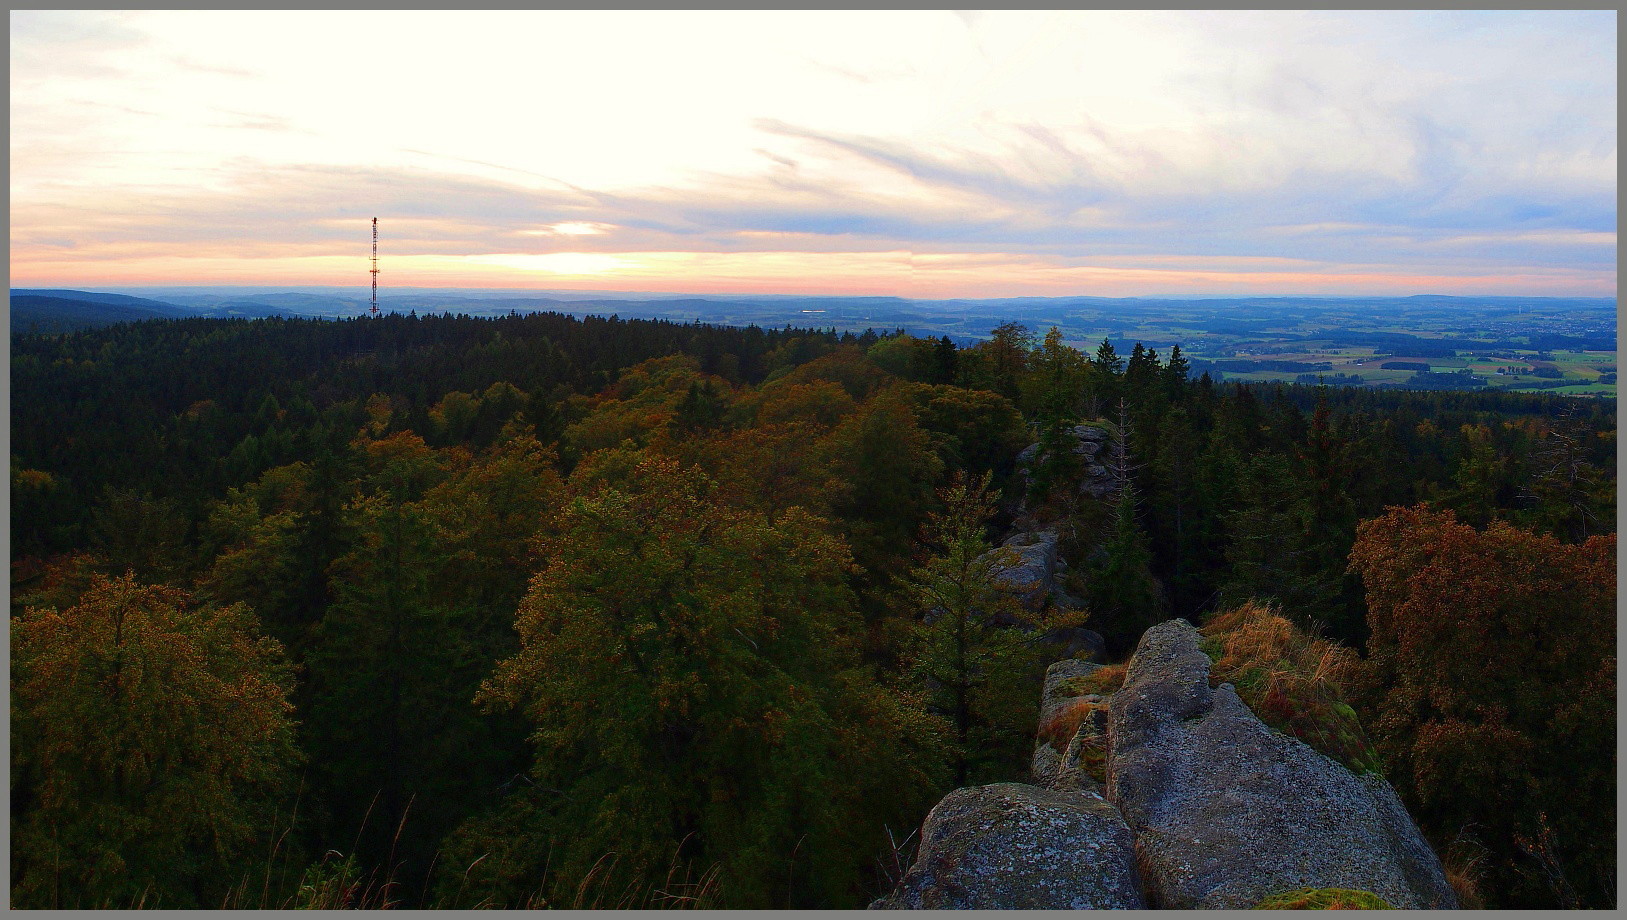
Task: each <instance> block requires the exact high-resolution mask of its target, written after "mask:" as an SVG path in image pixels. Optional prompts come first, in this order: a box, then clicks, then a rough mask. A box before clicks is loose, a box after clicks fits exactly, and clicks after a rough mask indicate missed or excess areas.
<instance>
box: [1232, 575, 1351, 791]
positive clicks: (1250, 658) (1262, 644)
mask: <svg viewBox="0 0 1627 920" xmlns="http://www.w3.org/2000/svg"><path fill="white" fill-rule="evenodd" d="M1201 632H1202V633H1203V636H1204V639H1203V650H1204V651H1205V652H1207V653H1208V655H1209V657H1210V658H1211V659H1213V660H1214V664H1213V665H1212V666H1211V667H1210V669H1209V682H1210V684H1212V685H1214V686H1219V685H1220V684H1222V683H1230V684H1231V685H1232V686H1234V687H1235V688H1236V689H1237V694H1238V696H1240V697H1242V698H1243V701H1244V702H1245V703H1247V704H1248V705H1249V708H1250V709H1252V710H1254V713H1255V714H1256V715H1258V716H1259V717H1260V719H1261V720H1262V721H1264V722H1265V723H1266V724H1267V725H1270V726H1271V727H1272V728H1275V729H1277V730H1278V731H1280V732H1283V733H1284V734H1287V735H1292V736H1293V737H1295V738H1298V739H1299V740H1301V741H1303V742H1305V743H1306V744H1308V745H1310V746H1311V747H1312V748H1315V749H1316V750H1318V751H1320V752H1322V753H1323V754H1326V755H1327V756H1329V757H1332V758H1333V759H1334V760H1337V761H1339V762H1340V763H1343V764H1344V765H1345V766H1347V767H1349V768H1350V769H1351V770H1354V771H1355V772H1357V773H1379V772H1382V768H1381V766H1380V763H1379V759H1378V752H1377V750H1375V749H1374V748H1373V745H1372V743H1371V742H1369V741H1368V740H1367V736H1366V734H1365V733H1364V732H1363V731H1362V728H1361V723H1360V721H1359V720H1358V719H1357V718H1356V711H1355V710H1354V709H1351V708H1350V706H1349V705H1348V704H1347V703H1346V702H1345V697H1346V688H1347V687H1349V686H1351V685H1352V684H1353V682H1354V681H1355V679H1356V677H1357V673H1358V670H1359V668H1360V665H1361V661H1360V659H1359V658H1357V657H1356V653H1355V652H1353V651H1351V650H1350V649H1348V648H1345V647H1344V646H1341V645H1338V644H1337V643H1333V642H1329V641H1327V640H1325V639H1319V638H1316V637H1314V636H1311V635H1307V634H1306V633H1304V632H1303V631H1301V630H1300V629H1299V628H1298V627H1296V626H1294V624H1292V623H1290V622H1288V620H1286V619H1284V618H1283V617H1282V616H1280V615H1278V614H1277V612H1276V611H1275V610H1273V609H1272V608H1270V607H1268V606H1265V605H1263V604H1258V603H1254V602H1249V603H1246V604H1243V605H1242V606H1240V607H1237V608H1234V609H1232V610H1228V611H1225V612H1223V613H1220V614H1218V615H1216V616H1215V617H1214V618H1213V619H1211V620H1210V621H1209V622H1208V623H1207V624H1206V625H1205V626H1204V627H1203V629H1202V630H1201Z"/></svg>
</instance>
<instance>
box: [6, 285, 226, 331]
mask: <svg viewBox="0 0 1627 920" xmlns="http://www.w3.org/2000/svg"><path fill="white" fill-rule="evenodd" d="M10 306H11V310H10V312H11V334H12V335H21V334H26V333H30V332H46V333H55V332H71V331H73V330H75V329H90V328H94V327H97V326H111V325H113V324H114V323H133V322H139V321H141V320H149V319H175V318H179V317H184V316H195V315H196V314H195V313H193V312H192V311H190V310H187V309H185V308H184V307H178V306H176V305H175V304H172V303H164V302H163V301H161V300H148V299H146V298H144V297H131V296H129V295H126V294H100V293H95V292H92V291H68V290H55V289H46V290H31V289H27V288H12V290H11V302H10Z"/></svg>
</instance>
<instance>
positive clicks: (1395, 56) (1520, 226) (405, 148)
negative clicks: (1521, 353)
mask: <svg viewBox="0 0 1627 920" xmlns="http://www.w3.org/2000/svg"><path fill="white" fill-rule="evenodd" d="M11 25H12V34H11V57H12V64H11V77H12V95H11V116H12V135H11V154H12V186H11V189H12V200H13V205H12V218H13V226H14V235H13V261H14V263H16V262H17V260H18V258H19V257H22V258H24V259H25V260H26V257H27V249H26V245H25V246H24V247H23V248H22V249H21V250H20V249H19V242H18V241H19V239H21V240H23V241H24V243H25V244H26V242H27V241H28V240H31V239H42V240H43V239H47V238H49V239H64V238H71V239H76V240H80V241H81V245H82V246H92V247H94V245H96V239H97V238H98V237H99V236H106V235H108V234H112V235H115V236H118V237H120V238H121V239H128V238H129V237H131V236H132V235H140V234H141V233H142V228H143V227H144V226H147V227H150V228H151V234H152V237H153V239H154V241H155V242H162V241H163V240H164V239H168V238H172V235H173V237H176V238H178V237H183V236H185V235H186V234H185V233H184V231H179V230H177V228H176V226H175V223H176V220H177V219H178V218H181V217H186V216H188V215H193V216H196V215H201V214H217V215H218V214H224V213H230V211H231V210H232V209H239V210H249V211H253V212H255V213H256V215H257V218H256V220H255V221H245V222H244V225H243V226H242V227H241V228H240V230H241V232H242V233H244V234H247V238H245V239H243V240H242V241H241V242H242V244H243V249H244V251H245V252H246V251H251V250H252V248H253V246H252V244H253V242H254V239H255V234H256V233H263V234H264V235H265V236H266V238H267V239H268V241H270V240H285V239H287V238H288V237H290V236H297V235H298V234H297V232H296V231H295V229H294V228H287V227H280V226H279V224H280V223H281V222H282V221H283V220H284V219H283V218H279V212H278V211H277V207H279V206H280V205H282V204H285V203H287V201H288V199H289V196H290V188H289V185H288V180H289V177H294V178H296V179H297V177H298V176H299V175H301V174H302V173H308V174H309V175H311V176H313V177H316V176H320V177H322V189H323V192H322V194H323V195H327V196H329V197H328V198H322V197H321V196H320V195H319V196H316V197H315V198H313V197H312V196H305V197H304V198H303V199H301V201H300V206H299V207H298V208H297V209H296V211H295V212H292V213H290V214H289V216H288V217H287V218H286V219H287V220H299V221H307V222H308V221H310V220H312V219H313V217H316V216H320V215H321V214H323V213H324V208H325V209H326V212H325V213H326V215H327V216H328V218H330V219H339V218H341V217H343V216H345V215H348V214H350V213H351V212H352V211H356V210H357V209H360V210H372V209H374V208H375V207H379V206H381V205H389V204H394V205H395V206H397V207H398V208H399V209H400V210H399V211H398V213H397V217H398V218H399V217H411V216H414V215H425V216H437V219H438V220H440V223H438V224H436V227H437V228H438V229H441V230H443V231H446V232H449V233H451V234H452V235H451V236H450V237H448V238H447V239H446V240H445V251H446V252H447V253H454V252H465V251H467V248H468V247H470V246H477V245H485V246H488V247H490V248H487V249H486V250H485V251H486V253H488V254H502V253H506V252H511V248H509V247H512V246H513V242H512V241H513V240H514V239H517V238H525V239H530V240H533V241H534V242H536V243H538V244H540V243H544V242H546V241H547V240H561V241H564V242H567V243H570V245H576V244H577V243H585V242H589V241H591V242H592V243H593V247H592V248H593V249H594V251H595V252H601V253H603V252H610V251H613V250H610V249H605V248H603V247H612V246H615V245H628V246H645V247H654V246H662V247H665V246H669V245H671V244H673V243H674V242H675V241H685V242H687V243H688V244H689V245H692V246H696V247H701V248H707V247H710V248H714V249H718V250H741V251H749V250H750V249H752V248H753V247H754V246H760V245H762V242H761V241H763V240H770V239H771V240H774V241H776V243H777V244H783V243H784V242H785V241H786V240H796V239H802V240H805V241H816V240H818V239H819V238H820V237H832V236H836V237H841V238H842V239H844V240H849V241H859V242H865V243H866V248H868V249H870V250H873V251H894V250H898V249H920V250H922V251H935V252H941V251H945V249H953V248H955V247H956V246H959V247H960V248H961V250H962V251H965V252H985V251H990V250H991V249H992V248H1003V249H1004V251H1006V252H1010V253H1021V252H1033V253H1039V252H1052V253H1054V252H1057V251H1059V247H1061V248H1063V249H1066V248H1067V247H1069V246H1073V247H1075V249H1080V248H1083V249H1088V250H1089V251H1091V252H1095V253H1102V254H1108V253H1113V252H1118V253H1123V254H1130V253H1133V254H1137V255H1141V256H1156V255H1159V254H1170V253H1181V252H1185V253H1199V254H1201V253H1210V254H1215V255H1227V256H1244V257H1259V258H1315V259H1324V258H1329V257H1333V256H1335V255H1336V254H1337V253H1339V252H1341V251H1348V254H1347V258H1348V259H1349V260H1350V261H1351V262H1352V263H1354V262H1372V263H1375V264H1383V263H1384V262H1385V260H1389V261H1390V262H1391V263H1392V264H1394V265H1396V266H1404V265H1405V264H1406V263H1408V261H1409V260H1410V259H1411V255H1412V254H1411V253H1410V252H1409V249H1408V247H1407V246H1405V245H1402V244H1400V243H1399V242H1397V241H1398V240H1401V239H1408V240H1413V241H1422V242H1424V243H1429V242H1431V241H1450V247H1451V248H1453V249H1455V250H1462V251H1464V252H1465V253H1466V257H1470V256H1473V255H1474V254H1475V253H1476V251H1477V250H1476V247H1487V248H1486V249H1484V252H1482V253H1481V254H1482V255H1486V256H1487V257H1488V258H1492V257H1494V258H1499V259H1513V260H1519V259H1526V260H1527V261H1528V262H1529V263H1530V264H1537V262H1538V261H1540V259H1542V258H1552V257H1554V253H1555V252H1556V251H1557V250H1567V247H1568V248H1569V249H1568V253H1569V254H1568V255H1564V256H1562V258H1567V259H1571V260H1573V261H1576V262H1578V263H1589V264H1594V265H1595V266H1596V271H1597V272H1599V273H1601V274H1600V277H1605V275H1606V274H1607V275H1608V278H1609V282H1610V284H1611V285H1612V286H1613V283H1614V280H1613V279H1614V261H1613V259H1610V260H1606V259H1603V258H1601V257H1600V252H1599V251H1600V249H1601V247H1600V246H1599V245H1598V244H1597V242H1596V239H1597V234H1603V233H1611V234H1613V233H1614V230H1615V207H1614V201H1615V191H1616V181H1615V176H1616V130H1615V102H1616V95H1615V70H1616V67H1615V63H1616V61H1615V55H1616V48H1615V14H1614V13H1610V12H1592V13H1587V12H1584V13H1555V14H1547V13H1524V14H1515V13H1462V12H1446V13H1374V12H1368V13H1237V12H1228V13H1192V14H1178V13H1061V12H1057V13H1042V14H1021V13H987V14H978V15H976V16H964V17H960V16H955V15H950V14H947V13H916V12H895V13H655V12H648V13H620V14H608V13H604V14H601V13H551V12H547V13H514V14H509V13H469V12H463V13H429V12H402V13H389V14H377V13H341V12H329V13H290V12H263V13H222V12H194V11H181V12H139V13H75V14H53V13H17V12H14V13H13V14H12V16H11ZM347 171H350V172H353V173H354V172H356V171H362V172H365V173H366V175H368V176H369V177H371V178H370V179H369V181H367V182H364V183H361V185H360V186H359V187H357V188H355V189H353V190H350V191H348V192H347V190H346V188H345V186H344V183H342V182H335V181H329V180H330V179H331V178H332V177H336V176H342V175H344V174H346V172H347ZM261 176H263V177H265V178H264V179H259V178H256V177H261ZM414 177H417V178H416V179H415V178H414ZM390 183H394V185H393V186H390V185H389V184H390ZM384 186H389V188H385V187H384ZM459 187H467V188H468V189H469V190H471V191H474V197H473V198H472V199H469V200H465V201H454V200H450V199H435V200H431V196H445V195H451V194H457V192H456V191H455V190H456V189H458V188H459ZM257 195H258V196H265V197H263V198H260V199H259V200H261V201H263V202H264V203H265V205H266V207H264V208H260V207H256V205H255V204H254V202H255V200H256V196H257ZM369 196H370V197H369ZM381 196H382V198H383V199H385V200H383V201H380V198H381ZM505 196H507V198H506V197H505ZM533 198H536V199H537V200H539V201H545V202H546V205H545V206H534V205H532V204H530V203H528V202H530V201H531V200H532V199H533ZM206 199H209V200H206ZM507 199H512V200H507ZM92 201H99V202H101V207H102V208H103V209H104V210H105V211H106V212H107V213H109V214H115V215H118V218H117V220H116V221H115V222H114V223H116V224H117V226H116V227H113V226H112V224H110V222H109V221H108V220H106V219H100V218H97V217H96V216H95V215H94V214H86V215H82V216H81V217H79V218H77V220H80V221H83V222H84V223H83V224H82V225H80V226H76V225H75V220H76V218H74V217H73V214H74V213H75V211H76V210H77V209H80V208H83V207H84V206H85V203H86V202H92ZM539 211H540V212H541V213H539ZM448 215H455V218H450V220H451V222H450V223H449V222H448V217H447V216H448ZM256 226H260V227H261V228H262V229H260V230H256V229H255V228H256ZM115 231H116V232H115ZM1590 234H1591V235H1593V236H1590ZM679 238H682V239H681V240H680V239H679ZM505 240H508V241H510V242H508V243H507V244H506V245H505V244H504V241H505ZM477 241H482V242H477ZM572 241H574V242H572ZM754 241H757V242H754ZM421 242H422V244H423V245H425V246H433V245H434V240H433V239H432V238H428V237H426V238H425V239H424V240H422V241H421ZM808 245H809V246H810V248H815V249H820V250H829V249H831V246H830V245H825V244H818V243H816V242H809V243H808ZM1521 247H1525V248H1523V249H1522V248H1521ZM529 248H530V247H529V245H527V246H526V247H525V249H526V250H527V251H529ZM1539 251H1540V252H1541V253H1543V254H1544V255H1542V256H1538V255H1537V253H1538V252H1539ZM545 254H546V253H534V254H533V255H545Z"/></svg>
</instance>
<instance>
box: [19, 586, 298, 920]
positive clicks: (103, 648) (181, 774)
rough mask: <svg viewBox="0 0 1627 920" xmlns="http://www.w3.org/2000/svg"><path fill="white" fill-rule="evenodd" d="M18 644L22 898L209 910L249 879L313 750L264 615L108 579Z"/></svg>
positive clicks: (28, 613)
mask: <svg viewBox="0 0 1627 920" xmlns="http://www.w3.org/2000/svg"><path fill="white" fill-rule="evenodd" d="M11 641H12V659H11V663H12V684H11V688H12V697H11V705H12V710H11V712H12V722H11V731H12V734H11V740H12V821H13V823H12V844H13V847H14V849H13V851H12V852H13V862H12V886H13V887H12V905H13V906H17V907H24V906H26V907H37V908H75V907H115V908H121V907H123V908H127V907H135V906H148V907H157V906H170V907H184V906H198V905H199V904H200V903H202V902H203V899H205V898H207V897H212V896H213V895H215V894H218V893H219V892H220V891H222V890H224V889H226V888H229V887H230V886H231V884H232V883H234V882H236V881H238V879H237V878H236V877H235V875H236V870H237V869H240V868H241V867H240V866H239V865H237V864H236V863H235V862H234V860H235V859H236V858H237V857H240V856H242V855H243V854H244V850H245V848H246V846H247V845H248V844H249V843H250V842H251V841H254V840H255V837H256V835H257V834H259V833H263V832H265V831H266V830H267V828H269V827H270V826H271V825H272V812H271V806H272V803H273V800H274V796H275V795H276V794H278V793H279V792H280V791H281V789H282V786H283V784H284V783H285V781H286V780H287V777H288V773H289V770H290V768H291V767H292V766H294V765H295V763H296V761H297V759H298V755H297V753H296V751H295V749H294V723H293V719H292V709H293V707H292V705H291V704H290V703H289V701H288V695H289V693H290V691H291V689H292V686H293V677H292V673H291V668H290V667H289V664H288V660H287V658H286V656H285V655H284V652H283V649H282V646H281V645H280V644H279V643H277V642H276V641H275V640H272V639H269V638H266V637H264V636H262V635H261V634H260V630H259V623H258V622H257V620H256V619H255V616H254V614H253V613H252V612H251V611H250V610H249V609H248V608H247V607H245V606H243V605H240V604H235V605H232V606H229V607H210V606H200V605H198V604H195V603H194V602H193V600H192V598H191V597H190V596H189V595H187V594H186V593H184V592H181V591H178V590H175V589H173V588H168V587H163V586H159V585H143V584H139V583H138V582H137V581H136V580H135V578H134V577H133V576H131V575H126V576H124V577H122V578H107V577H105V576H100V575H97V576H94V577H93V578H92V580H91V584H90V586H89V589H88V590H87V591H86V592H85V593H84V595H83V596H82V597H81V598H80V599H79V602H78V603H77V604H75V605H74V606H72V607H69V608H67V609H64V610H58V609H55V608H38V607H31V608H27V609H26V610H25V611H24V612H23V613H22V615H20V616H17V617H14V618H13V619H12V622H11Z"/></svg>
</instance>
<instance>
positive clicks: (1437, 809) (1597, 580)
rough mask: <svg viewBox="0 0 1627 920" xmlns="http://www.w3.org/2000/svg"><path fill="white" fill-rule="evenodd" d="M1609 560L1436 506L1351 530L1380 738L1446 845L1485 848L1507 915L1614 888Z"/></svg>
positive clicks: (1605, 545)
mask: <svg viewBox="0 0 1627 920" xmlns="http://www.w3.org/2000/svg"><path fill="white" fill-rule="evenodd" d="M1615 549H1616V541H1615V536H1614V535H1609V536H1595V537H1592V538H1590V539H1589V540H1588V541H1587V542H1585V543H1583V544H1581V545H1566V544H1563V543H1561V542H1559V541H1558V540H1556V539H1554V538H1552V537H1549V536H1545V535H1538V534H1532V533H1529V532H1527V531H1523V530H1520V529H1518V528H1515V527H1513V526H1511V525H1509V524H1507V523H1504V522H1500V521H1493V522H1491V523H1490V524H1489V525H1488V526H1487V527H1486V529H1485V530H1483V531H1480V530H1476V529H1474V528H1473V527H1470V526H1468V525H1466V524H1463V523H1460V522H1459V521H1458V520H1457V519H1456V517H1455V516H1454V515H1453V513H1452V512H1450V511H1445V510H1437V509H1434V508H1431V507H1428V506H1418V507H1414V508H1391V509H1390V510H1389V511H1388V512H1387V513H1385V514H1384V515H1383V516H1382V517H1379V518H1375V519H1373V520H1369V521H1366V522H1363V523H1362V524H1361V525H1360V526H1359V527H1358V529H1357V537H1356V543H1355V547H1354V549H1353V550H1352V552H1351V556H1350V568H1351V571H1353V572H1355V573H1357V574H1358V575H1360V576H1361V579H1362V582H1363V583H1364V584H1365V586H1366V589H1367V606H1368V624H1369V626H1370V628H1371V630H1372V636H1371V638H1370V640H1369V644H1368V648H1369V652H1370V659H1369V662H1368V669H1369V675H1370V684H1371V690H1370V701H1369V702H1370V705H1371V707H1372V708H1373V709H1374V710H1376V716H1377V718H1376V719H1370V720H1369V722H1370V727H1371V729H1372V733H1373V735H1374V737H1375V740H1376V741H1377V742H1378V744H1379V747H1380V750H1381V751H1382V752H1383V754H1384V756H1385V759H1386V764H1387V768H1388V770H1389V772H1390V774H1391V776H1392V778H1393V779H1394V780H1395V783H1396V787H1397V788H1398V789H1401V790H1403V791H1404V792H1405V793H1406V794H1407V795H1408V797H1409V798H1410V799H1411V801H1410V802H1409V804H1410V805H1412V807H1413V809H1414V814H1415V815H1417V816H1418V817H1419V819H1420V822H1421V823H1422V824H1423V826H1424V827H1425V828H1426V829H1428V830H1429V831H1431V832H1432V833H1433V834H1434V835H1435V836H1436V837H1437V840H1438V842H1441V843H1445V842H1448V841H1450V840H1451V839H1452V838H1453V837H1454V836H1455V835H1458V834H1459V833H1460V832H1467V833H1468V834H1469V835H1470V836H1473V837H1475V838H1476V839H1478V840H1479V841H1481V842H1482V843H1483V844H1484V845H1485V846H1487V847H1488V848H1489V849H1490V851H1491V853H1492V854H1493V856H1494V857H1495V863H1496V865H1495V866H1494V867H1493V869H1494V883H1493V884H1492V886H1491V887H1492V888H1493V889H1494V890H1498V891H1501V892H1504V893H1505V895H1506V897H1507V899H1508V900H1507V902H1506V903H1507V904H1508V905H1510V906H1518V905H1534V904H1541V903H1547V904H1549V905H1552V904H1553V903H1555V901H1556V900H1557V901H1558V902H1559V903H1562V904H1563V903H1565V902H1566V901H1567V900H1570V899H1571V895H1570V894H1569V893H1568V892H1574V893H1575V895H1576V896H1577V897H1579V898H1580V899H1581V901H1582V902H1583V903H1593V904H1597V905H1600V906H1603V905H1605V904H1607V903H1608V898H1609V897H1611V892H1612V891H1613V883H1614V878H1615V862H1614V854H1615V840H1616V825H1615V788H1616V787H1615V757H1614V751H1615V724H1616V718H1615V687H1616V678H1615V666H1616V660H1615V598H1616V564H1615ZM1572 906H1574V905H1572Z"/></svg>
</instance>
